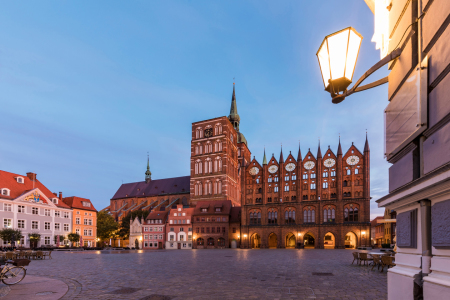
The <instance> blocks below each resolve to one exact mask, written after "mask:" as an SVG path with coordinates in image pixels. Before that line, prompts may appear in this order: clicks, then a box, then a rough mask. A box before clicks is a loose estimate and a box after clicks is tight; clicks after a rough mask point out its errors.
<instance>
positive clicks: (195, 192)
mask: <svg viewBox="0 0 450 300" xmlns="http://www.w3.org/2000/svg"><path fill="white" fill-rule="evenodd" d="M194 195H196V196H197V195H198V184H195V186H194Z"/></svg>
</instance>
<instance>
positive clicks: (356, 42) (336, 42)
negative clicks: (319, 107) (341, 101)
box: [316, 27, 363, 95]
mask: <svg viewBox="0 0 450 300" xmlns="http://www.w3.org/2000/svg"><path fill="white" fill-rule="evenodd" d="M362 39H363V37H362V35H360V34H359V33H358V32H356V30H355V29H354V28H352V27H348V28H345V29H342V30H340V31H338V32H335V33H333V34H330V35H327V36H326V37H325V39H324V40H323V42H322V45H320V47H319V50H318V51H317V54H316V55H317V58H318V59H319V65H320V70H321V71H322V79H323V84H324V86H325V90H326V91H328V92H329V93H331V95H337V94H338V93H340V92H344V91H345V90H346V89H347V87H348V86H349V85H350V83H352V78H353V72H354V71H355V65H356V60H357V58H358V53H359V47H360V46H361V41H362Z"/></svg>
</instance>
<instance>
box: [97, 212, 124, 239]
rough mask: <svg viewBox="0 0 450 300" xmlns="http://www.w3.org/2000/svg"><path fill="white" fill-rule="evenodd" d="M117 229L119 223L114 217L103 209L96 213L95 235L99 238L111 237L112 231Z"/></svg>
mask: <svg viewBox="0 0 450 300" xmlns="http://www.w3.org/2000/svg"><path fill="white" fill-rule="evenodd" d="M118 229H119V224H118V223H117V222H116V221H115V220H114V217H113V216H111V215H110V214H109V213H107V212H105V211H100V212H99V213H98V214H97V237H98V238H99V239H100V240H102V241H103V240H107V239H111V238H113V236H114V233H115V232H116V231H117V230H118Z"/></svg>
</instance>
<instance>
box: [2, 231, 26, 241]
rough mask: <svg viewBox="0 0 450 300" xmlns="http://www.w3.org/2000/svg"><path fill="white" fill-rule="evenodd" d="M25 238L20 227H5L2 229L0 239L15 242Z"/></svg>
mask: <svg viewBox="0 0 450 300" xmlns="http://www.w3.org/2000/svg"><path fill="white" fill-rule="evenodd" d="M21 238H23V235H22V231H20V229H12V228H3V229H0V239H2V240H4V241H6V242H10V243H11V244H13V243H14V242H16V241H20V239H21Z"/></svg>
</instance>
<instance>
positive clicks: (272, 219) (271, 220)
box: [267, 210, 278, 224]
mask: <svg viewBox="0 0 450 300" xmlns="http://www.w3.org/2000/svg"><path fill="white" fill-rule="evenodd" d="M277 219H278V212H277V211H275V210H270V211H269V213H268V220H267V223H268V224H277Z"/></svg>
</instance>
